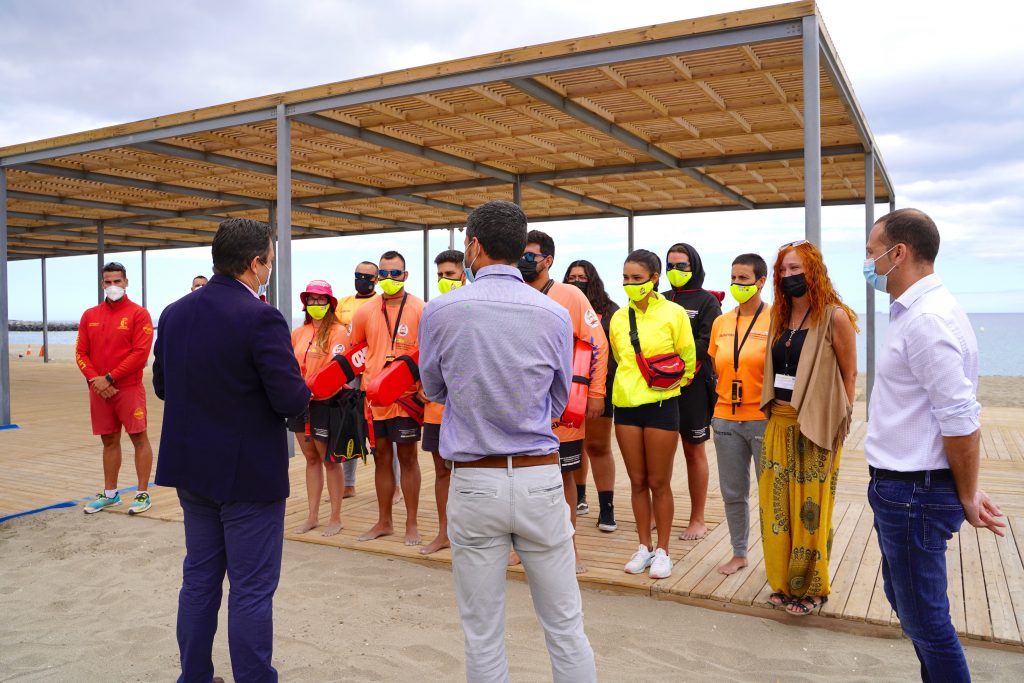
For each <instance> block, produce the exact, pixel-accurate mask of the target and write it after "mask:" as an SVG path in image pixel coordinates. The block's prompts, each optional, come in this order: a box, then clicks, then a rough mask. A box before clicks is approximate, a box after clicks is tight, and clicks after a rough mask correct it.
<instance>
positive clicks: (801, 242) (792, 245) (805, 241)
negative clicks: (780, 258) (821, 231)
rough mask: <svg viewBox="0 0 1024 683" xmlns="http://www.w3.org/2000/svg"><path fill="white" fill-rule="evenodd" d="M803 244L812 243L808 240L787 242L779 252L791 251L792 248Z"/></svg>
mask: <svg viewBox="0 0 1024 683" xmlns="http://www.w3.org/2000/svg"><path fill="white" fill-rule="evenodd" d="M801 244H810V242H809V241H807V240H793V241H792V242H786V243H785V244H783V245H782V246H781V247H779V251H782V250H783V249H790V248H791V247H799V246H800V245H801Z"/></svg>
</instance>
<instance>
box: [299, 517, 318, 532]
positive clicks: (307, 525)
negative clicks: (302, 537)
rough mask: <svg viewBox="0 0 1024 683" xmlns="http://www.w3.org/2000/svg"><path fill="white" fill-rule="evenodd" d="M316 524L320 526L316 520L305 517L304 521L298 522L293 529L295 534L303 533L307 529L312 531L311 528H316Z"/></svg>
mask: <svg viewBox="0 0 1024 683" xmlns="http://www.w3.org/2000/svg"><path fill="white" fill-rule="evenodd" d="M318 526H320V524H319V523H318V522H317V521H316V520H313V521H312V522H311V521H309V520H308V519H307V520H306V521H305V522H303V523H302V524H300V525H299V526H298V528H296V529H295V533H297V534H304V533H306V532H307V531H312V530H313V529H315V528H317V527H318Z"/></svg>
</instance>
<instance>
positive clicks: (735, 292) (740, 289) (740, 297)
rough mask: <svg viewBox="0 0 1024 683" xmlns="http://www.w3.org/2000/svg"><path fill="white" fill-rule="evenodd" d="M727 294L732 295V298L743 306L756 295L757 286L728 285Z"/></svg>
mask: <svg viewBox="0 0 1024 683" xmlns="http://www.w3.org/2000/svg"><path fill="white" fill-rule="evenodd" d="M729 292H731V293H732V298H733V299H736V301H738V302H740V303H741V304H745V303H747V302H748V301H750V299H751V297H753V296H754V295H755V294H757V285H737V284H732V285H729Z"/></svg>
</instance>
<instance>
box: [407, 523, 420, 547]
mask: <svg viewBox="0 0 1024 683" xmlns="http://www.w3.org/2000/svg"><path fill="white" fill-rule="evenodd" d="M420 543H423V539H422V538H420V531H419V529H417V528H416V527H406V528H405V544H406V545H419V544H420Z"/></svg>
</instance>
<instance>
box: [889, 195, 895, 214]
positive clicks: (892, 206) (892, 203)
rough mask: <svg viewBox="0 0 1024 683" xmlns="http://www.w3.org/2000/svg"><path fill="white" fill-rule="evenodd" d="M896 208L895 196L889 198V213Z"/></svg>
mask: <svg viewBox="0 0 1024 683" xmlns="http://www.w3.org/2000/svg"><path fill="white" fill-rule="evenodd" d="M895 210H896V197H890V198H889V213H892V212H893V211H895Z"/></svg>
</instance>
